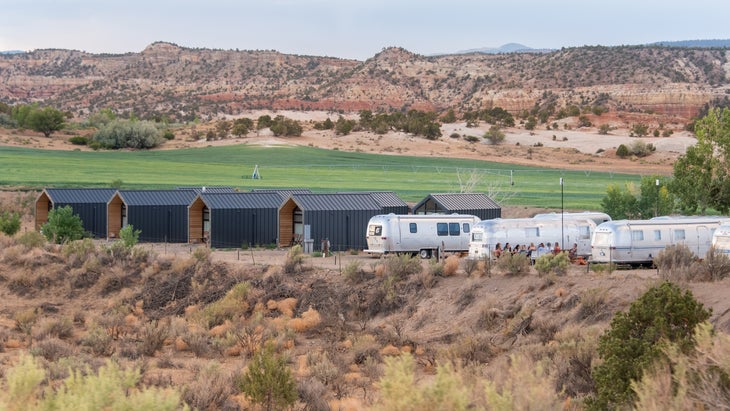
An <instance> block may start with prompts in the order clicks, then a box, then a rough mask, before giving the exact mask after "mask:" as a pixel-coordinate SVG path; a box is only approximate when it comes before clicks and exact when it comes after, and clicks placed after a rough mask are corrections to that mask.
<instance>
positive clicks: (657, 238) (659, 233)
mask: <svg viewBox="0 0 730 411" xmlns="http://www.w3.org/2000/svg"><path fill="white" fill-rule="evenodd" d="M661 239H662V230H654V241H660V240H661Z"/></svg>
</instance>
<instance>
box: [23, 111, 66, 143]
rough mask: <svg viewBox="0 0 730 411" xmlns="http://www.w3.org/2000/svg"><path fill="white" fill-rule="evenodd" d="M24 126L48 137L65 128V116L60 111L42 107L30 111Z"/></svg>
mask: <svg viewBox="0 0 730 411" xmlns="http://www.w3.org/2000/svg"><path fill="white" fill-rule="evenodd" d="M26 125H27V126H28V127H30V128H31V129H32V130H33V131H38V132H41V133H43V135H44V136H46V137H50V136H51V134H53V133H54V132H56V131H58V130H61V129H62V128H64V127H65V126H66V121H65V116H64V114H63V112H62V111H60V110H56V109H55V108H53V107H44V108H43V109H36V110H33V111H31V113H30V114H29V115H28V118H27V119H26Z"/></svg>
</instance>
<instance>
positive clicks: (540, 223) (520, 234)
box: [469, 214, 596, 259]
mask: <svg viewBox="0 0 730 411" xmlns="http://www.w3.org/2000/svg"><path fill="white" fill-rule="evenodd" d="M595 227H596V223H594V222H593V220H592V219H590V218H585V219H580V218H576V217H573V218H566V219H561V216H560V214H557V217H549V216H541V217H537V218H495V219H493V220H484V221H482V222H480V223H479V224H477V225H475V226H474V228H473V229H472V232H471V243H470V244H469V258H478V259H481V258H485V257H488V256H490V257H494V253H493V251H494V249H495V247H496V245H497V244H498V243H499V244H500V245H501V246H502V247H504V246H505V244H506V243H510V245H511V246H513V247H514V246H516V245H519V246H520V247H522V246H528V247H529V245H530V244H531V243H532V244H534V245H535V246H537V245H539V244H540V243H544V244H545V245H546V246H547V243H551V244H555V242H558V243H559V244H560V246H561V247H562V248H563V249H564V250H568V249H569V248H571V247H572V246H573V244H577V245H578V252H577V255H578V256H589V255H590V254H591V234H592V233H593V230H594V229H595ZM563 242H565V244H563ZM530 257H532V258H533V259H535V258H538V257H539V255H536V254H535V255H531V256H530Z"/></svg>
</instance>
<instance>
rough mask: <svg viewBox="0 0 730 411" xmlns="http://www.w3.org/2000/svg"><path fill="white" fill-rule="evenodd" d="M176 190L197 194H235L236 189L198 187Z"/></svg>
mask: <svg viewBox="0 0 730 411" xmlns="http://www.w3.org/2000/svg"><path fill="white" fill-rule="evenodd" d="M177 189H178V190H193V191H195V192H196V193H197V194H200V193H236V192H237V191H236V189H235V188H233V187H221V186H213V187H211V186H200V187H177Z"/></svg>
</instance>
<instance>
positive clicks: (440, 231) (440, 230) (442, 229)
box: [436, 223, 449, 236]
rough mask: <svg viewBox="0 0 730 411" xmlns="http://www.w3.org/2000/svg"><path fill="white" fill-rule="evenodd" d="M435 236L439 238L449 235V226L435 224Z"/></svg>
mask: <svg viewBox="0 0 730 411" xmlns="http://www.w3.org/2000/svg"><path fill="white" fill-rule="evenodd" d="M436 234H437V235H439V236H447V235H449V225H448V224H446V223H436Z"/></svg>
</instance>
